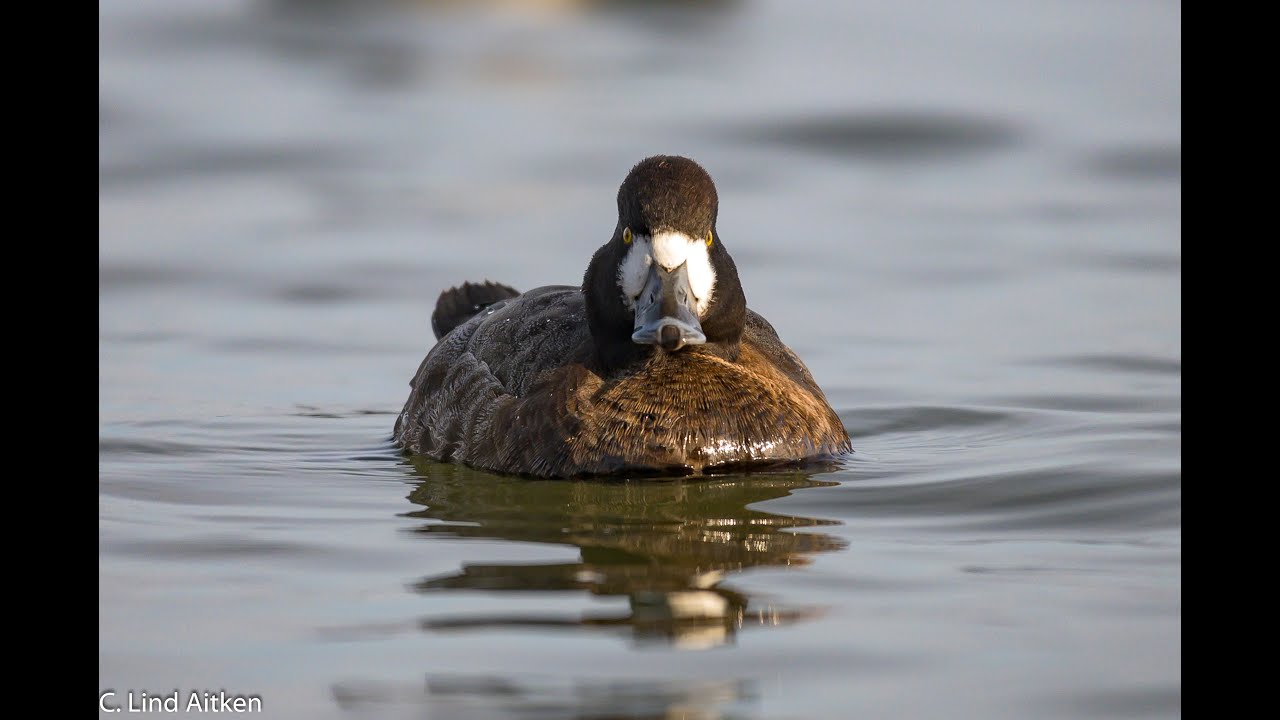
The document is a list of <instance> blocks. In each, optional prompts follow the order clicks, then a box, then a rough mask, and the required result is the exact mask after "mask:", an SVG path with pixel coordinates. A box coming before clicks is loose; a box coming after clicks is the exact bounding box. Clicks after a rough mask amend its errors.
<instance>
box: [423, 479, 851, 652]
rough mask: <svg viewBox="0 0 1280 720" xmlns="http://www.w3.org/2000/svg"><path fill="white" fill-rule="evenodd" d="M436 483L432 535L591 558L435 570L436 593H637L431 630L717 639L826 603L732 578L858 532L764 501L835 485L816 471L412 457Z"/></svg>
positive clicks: (428, 509)
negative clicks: (613, 469) (585, 475)
mask: <svg viewBox="0 0 1280 720" xmlns="http://www.w3.org/2000/svg"><path fill="white" fill-rule="evenodd" d="M409 462H412V463H413V464H414V467H415V469H416V471H417V473H418V474H419V475H420V476H421V477H423V478H424V479H423V481H422V482H421V483H420V484H419V485H418V486H417V487H416V488H414V490H413V492H412V493H411V494H410V495H409V499H410V500H411V501H412V502H414V503H415V504H418V505H421V506H422V509H421V510H417V511H414V512H410V513H407V515H408V516H409V517H417V518H423V519H427V520H431V521H432V522H430V523H426V524H423V525H421V526H419V527H417V528H415V529H414V532H416V533H420V534H422V535H435V536H447V537H451V538H489V539H492V538H496V539H502V540H510V541H516V542H543V543H552V544H556V545H565V544H571V545H575V546H577V547H578V548H579V551H580V559H579V560H578V561H577V562H571V563H548V564H535V565H528V564H497V565H481V564H464V565H463V566H462V568H461V570H460V571H459V572H457V573H452V574H449V575H444V576H440V577H430V578H424V579H422V580H420V581H419V582H417V583H415V584H414V585H413V588H414V589H415V590H417V591H419V592H423V593H434V592H442V591H448V590H485V591H493V592H506V591H520V592H529V591H564V590H583V591H586V592H588V593H591V594H592V595H596V596H606V597H625V598H626V599H627V601H628V608H627V609H626V610H625V611H624V612H613V613H591V614H583V615H580V616H572V617H545V616H535V615H530V614H516V615H511V616H485V617H475V616H467V617H434V618H428V619H426V620H424V621H423V627H424V629H427V630H431V631H446V630H465V629H469V628H494V627H513V626H516V627H519V626H527V627H563V628H573V629H601V630H610V629H611V630H614V631H621V632H624V633H627V634H629V635H630V636H631V637H633V638H634V639H635V640H636V641H637V642H640V643H651V642H659V643H669V644H672V645H674V646H676V647H680V648H705V647H711V646H715V645H721V644H724V643H727V642H731V641H732V640H733V638H734V637H735V635H736V633H737V632H739V631H740V630H742V629H744V628H747V627H767V626H774V625H781V624H786V623H791V622H795V621H797V620H800V619H803V618H806V617H810V616H812V615H815V614H816V613H817V612H818V610H817V609H815V608H786V607H778V606H775V605H774V604H772V603H769V602H762V601H754V600H752V599H750V598H748V597H747V595H746V594H744V593H743V592H740V591H738V590H735V589H734V588H733V587H732V586H731V585H730V584H729V582H728V581H729V579H731V578H732V576H733V574H734V573H737V572H741V571H742V570H745V569H747V568H752V567H770V566H791V565H804V564H807V563H808V562H810V558H811V557H812V556H813V555H814V554H816V553H819V552H826V551H831V550H839V549H841V548H843V547H844V546H845V544H844V542H843V541H841V540H840V539H838V538H835V537H833V536H831V535H827V534H824V533H821V532H814V531H812V530H810V531H802V530H799V529H801V528H818V527H821V526H824V525H831V524H835V523H834V522H832V521H827V520H818V519H813V518H803V517H794V516H788V515H779V514H775V513H770V512H765V511H762V510H756V509H751V508H749V507H748V506H749V505H752V504H754V503H759V502H762V501H764V500H770V499H773V498H778V497H783V496H785V495H788V494H790V493H791V492H792V491H793V490H797V489H803V488H810V487H819V486H825V485H834V484H835V483H829V482H821V481H818V480H814V479H813V478H812V476H811V474H810V473H791V474H768V475H754V476H726V477H722V478H715V479H704V480H688V479H685V480H669V481H664V480H652V479H646V480H643V481H633V482H626V481H623V482H618V481H613V482H599V481H551V480H527V479H522V478H506V477H499V476H495V475H489V474H486V473H482V472H477V471H473V470H470V469H468V468H465V467H461V466H457V465H447V464H440V463H435V462H431V461H429V460H425V459H421V458H414V459H412V460H410V461H409Z"/></svg>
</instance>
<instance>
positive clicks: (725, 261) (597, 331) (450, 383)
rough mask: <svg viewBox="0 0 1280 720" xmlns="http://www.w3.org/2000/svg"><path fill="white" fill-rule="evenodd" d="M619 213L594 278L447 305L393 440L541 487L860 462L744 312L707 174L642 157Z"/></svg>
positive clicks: (455, 292)
mask: <svg viewBox="0 0 1280 720" xmlns="http://www.w3.org/2000/svg"><path fill="white" fill-rule="evenodd" d="M617 203H618V223H617V226H616V227H615V228H614V231H613V236H612V237H611V238H610V239H609V241H608V242H606V243H605V244H604V245H602V246H601V247H600V248H599V249H598V250H596V251H595V253H594V255H593V256H592V257H591V261H590V263H589V264H588V265H587V269H586V273H585V275H584V276H583V280H582V284H581V285H547V286H543V287H539V288H536V289H533V290H529V291H527V292H524V293H520V292H518V291H516V290H515V289H514V288H512V287H509V286H507V285H503V284H500V283H495V282H491V281H488V280H486V281H484V282H464V283H463V284H462V285H459V286H457V287H453V288H450V289H448V290H445V291H444V292H443V293H441V294H440V297H439V299H438V300H437V301H436V306H435V310H434V312H433V313H432V317H431V325H432V330H433V332H434V334H435V338H436V342H435V345H434V346H433V347H431V349H430V350H429V351H428V353H427V356H426V357H425V358H424V359H423V360H422V362H421V364H420V365H419V367H418V370H417V372H416V373H415V374H414V376H413V379H412V380H411V381H410V384H409V386H410V393H409V397H408V399H407V400H406V402H405V404H404V408H403V410H402V411H401V412H400V414H399V415H398V416H397V418H396V421H395V427H394V433H393V440H394V443H395V444H396V445H397V446H398V447H399V448H401V450H402V451H404V452H405V453H407V454H410V455H421V456H427V457H429V458H431V459H434V460H437V461H441V462H453V463H461V464H464V465H467V466H470V467H472V468H476V469H479V470H484V471H489V472H493V473H502V474H509V475H523V476H530V477H539V478H585V477H607V476H615V477H616V476H636V477H652V476H659V477H664V476H689V475H698V474H702V475H719V474H725V473H735V472H743V471H750V470H756V469H763V468H770V467H782V466H785V467H796V466H803V465H805V464H808V463H819V462H830V461H833V460H837V459H838V458H840V457H841V456H843V455H846V454H848V453H850V452H852V447H851V442H850V439H849V435H848V432H847V431H846V430H845V427H844V425H843V423H842V422H841V420H840V418H839V416H838V415H837V414H836V412H835V411H834V410H833V409H832V408H831V406H830V404H829V403H828V402H827V399H826V397H825V395H823V392H822V390H821V389H820V388H819V387H818V384H817V383H816V382H815V381H814V379H813V376H812V374H811V373H810V372H809V369H808V368H807V367H805V365H804V363H803V362H802V361H801V360H800V358H799V357H798V356H797V355H796V353H795V352H793V351H792V350H791V349H790V348H789V347H787V346H786V345H785V344H784V343H783V342H782V340H780V339H779V337H778V334H777V332H776V331H775V330H774V328H773V326H772V325H771V324H770V323H769V322H768V321H767V320H766V319H765V318H764V317H762V316H760V315H759V314H757V313H756V312H754V311H752V310H751V309H749V308H748V307H747V301H746V295H745V293H744V291H743V289H742V284H741V283H740V281H739V278H738V271H737V267H736V266H735V265H734V261H733V258H732V257H731V256H730V255H729V251H728V249H727V248H726V247H725V244H724V242H723V241H722V240H721V237H720V234H719V233H718V232H717V230H716V220H717V215H718V212H719V198H718V195H717V193H716V187H715V183H714V182H713V181H712V179H711V176H710V175H709V174H708V173H707V171H706V170H705V169H703V167H702V166H701V165H699V164H698V163H697V162H695V161H693V160H692V159H689V158H687V157H682V156H676V155H655V156H652V157H648V158H645V159H644V160H641V161H640V162H639V163H637V164H636V165H635V166H634V167H633V168H632V169H631V171H630V172H629V173H628V174H627V175H626V178H625V179H624V180H623V181H622V185H621V186H620V187H619V189H618V196H617Z"/></svg>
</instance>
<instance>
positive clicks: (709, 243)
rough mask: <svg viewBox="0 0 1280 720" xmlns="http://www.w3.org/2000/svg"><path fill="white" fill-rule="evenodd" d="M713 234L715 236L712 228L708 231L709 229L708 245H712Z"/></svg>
mask: <svg viewBox="0 0 1280 720" xmlns="http://www.w3.org/2000/svg"><path fill="white" fill-rule="evenodd" d="M713 236H714V233H712V232H711V231H710V230H708V231H707V247H711V240H712V238H713Z"/></svg>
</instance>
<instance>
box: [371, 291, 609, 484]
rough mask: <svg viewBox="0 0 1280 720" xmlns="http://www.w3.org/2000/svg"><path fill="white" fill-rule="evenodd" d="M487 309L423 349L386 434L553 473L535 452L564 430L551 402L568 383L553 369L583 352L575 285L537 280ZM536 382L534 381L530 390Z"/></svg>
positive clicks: (586, 334)
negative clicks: (530, 287) (536, 285)
mask: <svg viewBox="0 0 1280 720" xmlns="http://www.w3.org/2000/svg"><path fill="white" fill-rule="evenodd" d="M488 310H490V311H491V312H482V313H480V314H478V315H475V316H473V317H471V318H470V319H468V320H466V321H464V322H463V323H462V324H460V325H458V326H457V327H456V328H454V329H453V330H452V331H451V332H449V333H447V334H446V335H445V336H444V337H443V338H442V339H441V340H440V341H439V342H438V343H436V345H435V347H433V348H432V349H431V351H430V352H429V353H428V354H427V357H426V359H425V360H423V361H422V365H421V366H420V367H419V368H418V372H417V373H416V374H415V376H414V378H413V380H412V381H411V382H410V386H411V387H412V388H413V390H412V392H411V393H410V394H409V400H408V402H406V403H405V406H404V409H403V410H402V411H401V413H400V417H399V418H397V420H396V427H395V440H396V442H397V443H398V444H400V445H401V446H402V447H404V448H405V449H407V450H409V451H410V452H412V453H416V454H422V455H429V456H431V457H434V458H436V459H438V460H446V461H448V460H453V461H458V462H464V463H466V464H468V465H472V466H475V467H481V468H485V469H489V470H496V471H499V472H524V473H533V474H557V471H553V470H552V468H550V467H547V468H543V467H542V465H543V464H546V463H548V462H549V461H551V462H554V461H555V458H544V457H539V455H540V454H545V453H546V451H547V450H546V449H547V448H548V447H556V446H557V443H558V442H562V440H563V437H562V436H564V435H566V434H568V433H569V432H570V431H571V430H570V428H568V427H567V426H566V427H560V425H562V424H564V423H567V422H569V419H568V418H560V417H559V416H558V415H557V414H556V410H555V408H557V407H559V406H561V405H563V403H564V401H565V400H564V398H563V397H560V395H562V394H563V393H562V392H560V391H563V390H567V389H569V388H571V387H572V386H573V382H572V381H569V382H567V383H566V382H562V381H561V380H563V379H562V378H559V376H560V375H564V374H566V373H569V374H572V373H575V372H577V373H582V372H585V371H584V370H583V369H582V366H581V362H582V360H583V358H584V357H586V355H587V353H589V352H590V337H591V336H590V331H589V330H588V329H587V320H586V305H585V303H584V302H583V297H582V291H581V289H580V288H577V287H569V286H547V287H541V288H537V289H534V290H530V291H529V292H527V293H524V294H523V295H520V296H519V297H515V298H510V299H507V300H500V301H498V302H497V303H495V304H494V305H492V306H490V307H489V308H488ZM552 376H554V377H555V378H557V379H555V380H552V379H551V378H552ZM539 381H543V383H542V389H541V390H537V391H533V389H534V388H535V386H537V385H538V383H539ZM562 386H563V387H562ZM561 421H563V422H561ZM544 434H549V435H554V436H555V437H554V438H553V437H541V435H544Z"/></svg>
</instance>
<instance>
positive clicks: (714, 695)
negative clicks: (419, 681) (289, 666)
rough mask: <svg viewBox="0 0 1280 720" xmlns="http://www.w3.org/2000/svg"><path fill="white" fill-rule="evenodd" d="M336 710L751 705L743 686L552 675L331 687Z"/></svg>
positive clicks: (531, 716) (501, 712) (525, 712)
mask: <svg viewBox="0 0 1280 720" xmlns="http://www.w3.org/2000/svg"><path fill="white" fill-rule="evenodd" d="M332 692H333V698H334V701H335V702H337V703H338V706H339V707H341V708H342V709H343V710H349V711H361V710H364V711H384V712H385V710H386V709H387V708H388V707H391V706H396V705H400V706H407V707H411V708H412V707H414V706H426V707H429V708H430V711H431V714H430V715H429V717H432V718H435V717H440V718H449V719H450V720H470V719H471V718H476V719H477V720H478V719H480V718H483V719H485V720H492V718H519V719H520V720H543V719H544V718H545V719H546V720H553V719H554V720H560V719H562V718H576V719H577V720H595V719H599V720H605V719H606V718H607V719H609V720H623V719H631V720H641V719H642V718H644V719H648V718H652V719H653V720H660V719H663V718H685V719H686V720H717V719H718V718H723V717H742V716H743V715H742V712H741V710H738V709H734V710H732V711H730V712H731V713H732V714H729V715H726V713H725V710H726V708H725V706H726V705H728V706H732V705H735V704H736V705H739V706H741V705H743V704H744V703H748V702H751V701H753V700H755V699H756V695H757V691H756V689H755V687H754V685H753V684H752V683H750V682H745V681H722V680H658V681H635V680H621V681H599V680H595V681H583V680H565V679H564V678H560V677H555V676H542V677H530V678H526V679H524V680H523V681H516V680H511V679H508V678H504V677H490V676H465V675H463V676H457V675H430V676H428V677H427V680H426V687H425V689H424V688H422V687H396V686H392V685H386V684H371V683H342V684H338V685H335V686H334V687H333V690H332Z"/></svg>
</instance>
